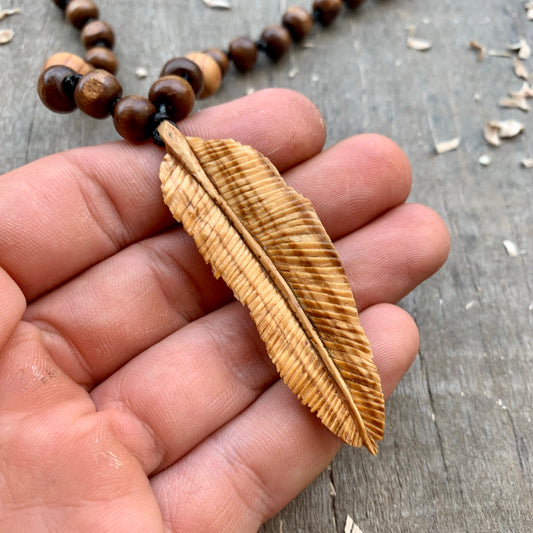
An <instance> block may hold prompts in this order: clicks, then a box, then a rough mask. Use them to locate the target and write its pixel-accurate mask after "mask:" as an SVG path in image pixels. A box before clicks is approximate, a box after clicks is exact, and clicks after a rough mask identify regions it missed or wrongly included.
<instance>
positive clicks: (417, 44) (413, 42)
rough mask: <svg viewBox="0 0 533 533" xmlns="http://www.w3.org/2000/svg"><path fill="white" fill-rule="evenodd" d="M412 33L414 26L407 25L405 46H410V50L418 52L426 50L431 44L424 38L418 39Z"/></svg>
mask: <svg viewBox="0 0 533 533" xmlns="http://www.w3.org/2000/svg"><path fill="white" fill-rule="evenodd" d="M414 33H415V27H414V26H409V27H408V28H407V47H408V48H411V49H412V50H418V51H419V52H426V51H427V50H429V49H430V48H431V46H432V43H431V42H430V41H427V40H426V39H418V38H417V37H415V36H414Z"/></svg>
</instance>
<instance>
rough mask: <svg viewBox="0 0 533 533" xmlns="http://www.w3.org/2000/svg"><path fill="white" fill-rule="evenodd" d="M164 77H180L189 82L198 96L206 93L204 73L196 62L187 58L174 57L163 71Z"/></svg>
mask: <svg viewBox="0 0 533 533" xmlns="http://www.w3.org/2000/svg"><path fill="white" fill-rule="evenodd" d="M162 76H179V77H180V78H183V79H184V80H187V81H188V82H189V83H190V85H191V87H192V90H193V91H194V94H195V95H196V96H199V95H201V94H202V93H203V91H204V87H205V81H204V74H203V72H202V71H201V69H200V67H199V66H198V65H197V64H196V63H195V62H194V61H191V60H190V59H187V58H186V57H174V58H172V59H171V60H170V61H167V62H166V63H165V66H164V67H163V69H162V70H161V74H160V77H162Z"/></svg>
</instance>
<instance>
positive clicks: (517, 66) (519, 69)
mask: <svg viewBox="0 0 533 533" xmlns="http://www.w3.org/2000/svg"><path fill="white" fill-rule="evenodd" d="M514 73H515V74H516V75H517V76H518V77H519V78H522V79H524V80H526V81H527V80H528V78H529V74H528V73H527V70H526V67H524V63H522V61H520V59H518V58H517V57H515V59H514Z"/></svg>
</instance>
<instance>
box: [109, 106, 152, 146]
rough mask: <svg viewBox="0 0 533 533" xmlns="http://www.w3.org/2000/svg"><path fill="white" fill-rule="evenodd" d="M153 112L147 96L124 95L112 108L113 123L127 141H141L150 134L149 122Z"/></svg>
mask: <svg viewBox="0 0 533 533" xmlns="http://www.w3.org/2000/svg"><path fill="white" fill-rule="evenodd" d="M155 113H156V109H155V106H154V104H152V102H150V100H148V99H147V98H143V97H141V96H125V97H124V98H121V99H120V100H119V101H118V102H117V105H116V106H115V109H114V110H113V124H114V125H115V129H116V130H117V132H118V133H119V135H121V136H122V137H123V138H124V139H126V140H127V141H130V142H133V143H139V142H143V141H146V139H148V138H149V137H150V135H151V134H152V132H151V131H150V128H149V124H150V119H151V118H152V116H153V115H155Z"/></svg>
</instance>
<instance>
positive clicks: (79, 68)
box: [43, 52, 94, 76]
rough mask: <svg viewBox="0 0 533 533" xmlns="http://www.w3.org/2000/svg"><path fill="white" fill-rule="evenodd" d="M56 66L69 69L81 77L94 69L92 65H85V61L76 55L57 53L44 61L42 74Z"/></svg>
mask: <svg viewBox="0 0 533 533" xmlns="http://www.w3.org/2000/svg"><path fill="white" fill-rule="evenodd" d="M56 65H61V66H64V67H68V68H71V69H72V70H73V71H74V72H77V73H78V74H81V75H82V76H85V74H87V72H90V71H91V70H94V67H93V66H92V65H89V63H87V61H85V60H84V59H82V58H81V57H80V56H77V55H76V54H71V53H69V52H59V53H57V54H54V55H53V56H50V57H49V58H48V59H47V60H46V63H45V64H44V67H43V72H44V71H45V70H46V69H47V68H49V67H53V66H56Z"/></svg>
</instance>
